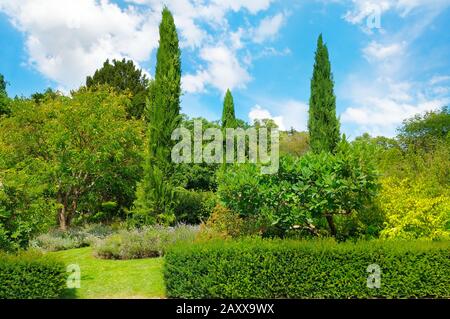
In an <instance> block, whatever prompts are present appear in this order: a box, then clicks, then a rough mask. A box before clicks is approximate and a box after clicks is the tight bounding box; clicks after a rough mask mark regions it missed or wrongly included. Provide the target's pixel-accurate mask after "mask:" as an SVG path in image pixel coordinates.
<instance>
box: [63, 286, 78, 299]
mask: <svg viewBox="0 0 450 319" xmlns="http://www.w3.org/2000/svg"><path fill="white" fill-rule="evenodd" d="M77 290H78V289H68V288H66V289H64V292H63V294H62V296H61V299H77V298H79V296H78V294H77Z"/></svg>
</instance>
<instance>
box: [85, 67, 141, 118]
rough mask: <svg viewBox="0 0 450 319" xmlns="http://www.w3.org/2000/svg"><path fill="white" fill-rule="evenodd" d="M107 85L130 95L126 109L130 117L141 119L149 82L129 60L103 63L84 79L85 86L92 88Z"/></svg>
mask: <svg viewBox="0 0 450 319" xmlns="http://www.w3.org/2000/svg"><path fill="white" fill-rule="evenodd" d="M103 84H107V85H109V86H111V87H112V88H114V89H115V90H116V91H117V92H118V93H126V92H128V93H131V95H132V98H131V104H130V105H129V106H128V107H127V112H128V115H129V116H130V117H132V116H133V117H137V118H141V117H142V115H143V113H144V109H145V99H146V97H147V95H148V88H149V80H148V79H147V76H146V75H145V74H143V72H142V70H141V69H139V68H138V67H137V66H136V65H135V64H134V63H133V61H131V60H126V59H123V60H121V61H120V60H112V63H110V62H109V59H108V60H106V61H105V63H103V66H102V67H101V68H100V69H98V70H97V71H95V73H94V75H93V76H88V77H87V78H86V86H87V87H88V88H93V87H95V86H97V85H103Z"/></svg>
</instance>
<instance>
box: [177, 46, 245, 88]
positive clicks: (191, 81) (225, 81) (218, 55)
mask: <svg viewBox="0 0 450 319" xmlns="http://www.w3.org/2000/svg"><path fill="white" fill-rule="evenodd" d="M200 57H201V58H202V59H203V60H204V61H205V62H206V64H207V68H206V69H201V70H199V71H197V73H196V74H195V75H186V76H185V77H183V89H184V90H185V91H186V92H188V93H195V92H202V91H204V90H205V87H206V86H207V85H211V86H213V87H215V88H217V89H218V90H220V91H221V92H223V93H224V92H226V90H227V89H230V90H232V89H234V88H242V87H245V85H246V83H248V82H249V81H250V80H251V77H250V75H249V74H248V72H247V70H246V69H244V68H243V67H242V66H241V65H240V63H239V61H238V59H237V58H236V56H235V52H233V51H232V50H231V49H229V48H228V47H226V46H225V45H218V46H212V47H206V48H203V49H202V50H201V51H200Z"/></svg>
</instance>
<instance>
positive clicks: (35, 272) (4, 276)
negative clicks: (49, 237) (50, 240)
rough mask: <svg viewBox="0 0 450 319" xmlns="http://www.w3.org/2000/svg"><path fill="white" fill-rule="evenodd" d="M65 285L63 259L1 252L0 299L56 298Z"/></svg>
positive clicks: (33, 254) (35, 254) (34, 254)
mask: <svg viewBox="0 0 450 319" xmlns="http://www.w3.org/2000/svg"><path fill="white" fill-rule="evenodd" d="M65 287H66V271H65V268H64V265H63V264H62V263H60V262H57V261H54V260H51V259H48V257H47V256H45V257H44V256H42V255H39V254H37V253H27V254H22V255H17V256H13V255H6V254H2V253H0V299H5V298H7V299H36V298H57V297H60V296H61V295H62V293H63V291H64V289H65Z"/></svg>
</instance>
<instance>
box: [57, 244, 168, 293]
mask: <svg viewBox="0 0 450 319" xmlns="http://www.w3.org/2000/svg"><path fill="white" fill-rule="evenodd" d="M49 254H50V255H52V256H55V257H57V258H58V259H59V260H61V261H63V262H64V263H65V264H66V265H69V264H78V265H79V266H80V269H81V288H79V289H76V290H75V293H73V292H72V293H71V294H70V295H68V297H69V298H73V297H75V298H95V299H100V298H164V295H165V294H164V282H163V275H162V267H163V259H162V258H152V259H138V260H103V259H97V258H95V257H93V255H92V248H90V247H88V248H80V249H71V250H66V251H59V252H53V253H49Z"/></svg>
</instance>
